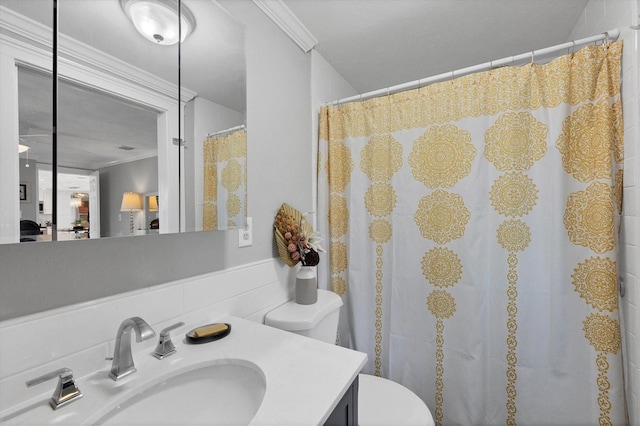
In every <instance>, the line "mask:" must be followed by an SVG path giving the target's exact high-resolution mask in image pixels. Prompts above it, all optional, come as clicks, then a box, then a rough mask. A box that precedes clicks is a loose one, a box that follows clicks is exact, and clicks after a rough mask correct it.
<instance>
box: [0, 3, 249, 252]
mask: <svg viewBox="0 0 640 426" xmlns="http://www.w3.org/2000/svg"><path fill="white" fill-rule="evenodd" d="M121 3H122V4H121ZM124 3H126V2H121V1H120V0H92V1H90V2H88V1H86V0H58V9H59V33H60V36H59V62H58V70H59V75H60V87H59V107H58V117H59V124H58V164H59V166H60V167H67V168H70V169H74V170H80V171H81V174H83V173H84V174H89V175H90V174H92V173H96V172H97V174H98V178H96V179H95V181H94V185H95V186H96V187H95V188H94V190H93V191H92V190H91V189H89V190H86V189H85V188H82V191H81V189H80V188H77V190H76V192H86V193H88V194H90V195H89V197H88V198H89V199H88V204H89V205H88V207H87V208H88V214H87V216H88V218H87V219H86V220H84V223H85V224H86V223H88V229H85V230H84V231H85V232H86V233H87V235H88V236H89V237H91V238H98V237H113V236H120V235H128V234H129V232H128V229H129V228H128V217H127V216H128V215H127V214H122V213H121V212H119V207H120V202H121V197H122V193H123V192H125V191H134V192H138V193H140V194H148V193H152V192H154V193H157V194H158V196H159V198H161V199H162V200H163V203H161V204H160V206H159V210H158V212H157V213H155V214H156V215H157V216H158V219H161V221H162V227H160V228H159V232H161V233H167V232H177V231H180V230H189V231H194V230H202V229H203V228H202V219H201V218H202V209H203V206H202V204H200V205H199V206H198V205H197V204H196V203H197V202H198V200H197V197H199V199H200V200H202V191H203V190H204V189H203V177H202V174H201V173H200V174H198V172H197V169H199V170H202V169H203V168H204V166H203V163H204V160H203V157H202V142H203V141H204V140H205V139H206V136H207V134H208V133H210V132H212V131H217V130H220V129H223V128H228V127H231V126H233V125H236V124H238V123H244V117H245V111H244V110H245V97H246V93H245V91H246V90H245V58H244V27H243V26H242V25H241V24H240V23H238V22H237V21H236V20H235V19H234V18H233V17H231V16H230V15H229V14H228V13H227V12H226V10H224V9H223V8H222V7H221V6H220V5H218V4H217V3H216V2H215V1H210V0H182V5H183V7H185V8H188V9H189V10H191V12H192V13H193V14H194V16H195V18H196V24H195V28H194V31H193V32H192V33H191V34H190V35H189V36H188V37H187V38H186V39H185V40H184V43H183V44H182V46H181V48H182V62H181V64H182V65H181V66H182V70H183V71H182V76H183V78H182V85H181V91H180V92H181V98H180V99H178V90H177V88H178V81H177V75H178V73H177V69H178V63H177V58H178V55H177V45H173V46H162V45H155V46H154V45H153V43H152V42H150V41H149V40H147V39H145V38H143V37H142V36H141V35H140V34H139V33H138V32H137V31H136V29H135V28H134V26H133V24H132V22H131V21H130V20H129V18H128V17H127V15H126V14H125V13H124V10H123V4H124ZM176 4H177V3H176ZM51 5H52V1H51V0H30V1H28V2H25V1H23V0H3V1H2V3H1V4H0V8H1V9H0V31H2V33H3V35H4V36H6V37H3V38H2V40H1V41H0V43H1V44H0V52H2V53H3V61H2V64H1V65H0V66H1V67H2V69H1V70H0V71H2V75H3V79H2V80H3V82H2V83H0V84H1V85H2V89H3V90H2V95H1V97H2V106H3V108H2V110H1V111H2V112H1V113H0V132H1V133H0V135H1V138H0V154H1V155H0V172H1V173H2V178H3V179H2V180H3V181H5V179H6V181H5V182H3V183H2V184H0V198H1V199H2V207H1V208H2V210H3V211H2V213H3V214H2V215H0V216H1V217H2V223H0V242H1V243H11V242H18V241H19V225H18V223H19V219H20V217H21V216H22V217H25V218H26V217H28V218H29V220H33V221H34V222H36V223H39V224H41V225H42V227H41V229H42V231H43V234H42V235H46V234H45V233H46V231H47V227H46V224H47V217H46V213H44V212H45V207H44V206H45V204H46V203H45V199H44V196H45V195H44V194H46V190H40V188H39V185H40V184H39V182H41V180H40V179H38V177H37V173H36V172H35V170H39V169H46V167H47V166H48V167H49V168H51V164H52V161H51V147H50V145H51V120H50V117H51V111H52V106H51V105H52V103H51V93H52V92H51V77H50V75H51V74H50V73H51V69H52V66H51V57H50V51H51V45H52V44H51V38H52V36H51V28H52V25H51V21H52V18H51V16H52V11H51ZM105 35H107V36H105ZM25 39H26V40H27V43H24V40H25ZM18 75H20V78H18ZM47 78H48V80H49V81H48V82H46V81H44V80H46V79H47ZM18 81H20V85H19V90H18V91H16V90H12V87H13V86H12V85H13V84H15V85H16V87H18V84H17V83H16V82H18ZM5 89H7V90H5ZM14 92H15V93H14ZM18 101H19V102H18ZM14 104H15V105H19V106H20V114H19V117H18V116H17V114H13V113H12V112H11V110H12V108H11V105H14ZM14 109H15V110H16V111H17V108H14ZM183 112H184V114H185V115H182V113H183ZM47 116H48V117H49V118H47ZM27 117H28V119H27ZM23 118H24V120H23ZM179 120H181V121H180V122H179ZM18 128H19V130H18ZM180 128H181V130H182V134H183V135H182V139H183V140H185V141H186V144H185V147H184V148H182V149H180V148H178V147H177V146H176V145H174V144H173V140H174V139H175V138H178V137H179V135H178V133H179V129H180ZM19 138H22V139H24V140H27V139H28V140H29V142H30V144H31V145H32V146H33V148H31V146H30V149H29V150H28V151H26V152H23V153H18V143H17V142H18V141H19V140H20V139H19ZM36 147H38V148H42V150H41V153H38V152H36V149H35V148H36ZM129 148H134V149H129ZM178 150H181V151H182V152H181V155H179V154H178ZM47 155H48V157H47ZM27 156H28V160H27ZM10 158H13V159H16V160H17V159H18V158H19V160H20V161H19V162H18V161H16V160H11V159H10ZM26 165H28V166H29V167H25V166H26ZM20 166H22V167H20ZM21 168H25V169H30V170H29V171H32V173H31V175H30V177H29V179H30V180H32V181H33V182H36V184H35V185H34V186H33V187H32V193H33V194H38V197H33V205H32V206H27V205H26V204H25V203H20V202H19V197H16V196H15V194H16V192H17V191H16V189H15V188H18V183H19V181H20V180H21V179H22V178H23V177H24V176H25V175H23V173H22V170H20V169H21ZM16 172H19V173H16ZM68 173H69V170H67V171H66V174H68ZM43 176H44V175H43ZM57 176H58V180H59V181H60V182H62V181H63V179H62V175H60V174H58V175H57ZM179 179H182V181H179ZM9 181H10V182H9ZM47 186H48V187H51V185H50V184H49V185H44V184H43V188H46V187H47ZM59 186H60V184H59ZM198 187H199V188H198ZM10 188H14V189H13V190H12V191H10ZM52 190H53V189H51V191H52ZM64 191H66V192H65V193H63V194H61V193H60V188H59V190H58V191H57V192H56V194H58V198H59V201H58V206H60V207H61V208H64V209H65V212H66V210H68V209H69V207H68V205H69V203H70V201H72V200H70V198H71V195H72V194H73V192H71V193H69V191H74V189H71V190H68V189H65V190H64ZM198 192H199V194H198ZM10 194H12V195H10ZM92 194H93V195H92ZM181 194H182V195H181ZM10 197H11V199H10ZM62 200H64V201H65V203H66V205H65V206H64V207H62V206H61V203H62ZM92 200H93V201H94V203H93V204H92V202H91V201H92ZM5 201H7V202H6V203H5ZM200 202H201V201H200ZM40 205H42V209H40V208H39V207H40ZM83 209H84V207H83ZM5 211H8V212H9V213H10V214H9V215H6V214H4V212H5ZM198 211H199V213H198ZM187 212H188V213H189V215H188V216H187ZM72 213H73V211H72ZM75 213H76V214H75V216H74V215H73V214H67V213H62V214H61V210H58V215H59V216H60V217H59V220H58V222H59V223H58V224H57V225H58V228H59V229H61V230H63V229H64V230H71V231H73V227H74V226H78V225H77V224H76V221H77V220H80V221H81V222H83V220H82V219H79V216H80V213H79V212H75ZM197 217H199V218H200V219H199V223H197V222H196V218H197ZM67 222H69V223H67ZM147 222H148V221H147V220H146V212H140V213H139V214H137V215H136V217H135V227H136V231H140V232H136V234H143V233H147V231H149V229H148V228H149V224H148V223H147Z"/></svg>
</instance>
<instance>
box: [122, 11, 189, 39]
mask: <svg viewBox="0 0 640 426" xmlns="http://www.w3.org/2000/svg"><path fill="white" fill-rule="evenodd" d="M120 5H121V6H122V9H123V10H124V12H125V13H126V14H127V16H128V17H129V19H131V22H133V26H134V27H136V30H138V32H139V33H140V34H141V35H142V36H143V37H144V38H146V39H147V40H149V41H152V42H153V43H155V44H163V45H172V44H176V43H177V42H178V40H180V41H184V39H185V38H187V36H188V35H189V34H190V33H191V32H192V31H193V29H194V27H195V18H194V17H193V14H192V13H191V12H190V11H189V9H187V8H186V6H181V7H180V32H181V34H180V35H178V32H179V30H178V3H177V1H176V0H120Z"/></svg>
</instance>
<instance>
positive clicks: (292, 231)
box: [273, 203, 324, 266]
mask: <svg viewBox="0 0 640 426" xmlns="http://www.w3.org/2000/svg"><path fill="white" fill-rule="evenodd" d="M273 227H274V228H275V235H276V243H277V245H278V254H279V255H280V258H281V259H282V260H283V261H284V262H285V263H286V264H287V265H289V266H295V265H296V264H297V263H298V262H301V263H302V265H303V266H316V265H317V264H318V263H319V262H320V255H319V254H318V253H319V252H323V251H324V250H323V248H322V247H320V243H321V242H322V238H320V236H319V235H318V233H317V232H314V231H313V228H312V227H311V225H310V224H309V222H307V221H306V220H305V218H304V215H303V214H302V213H300V212H299V211H298V210H296V209H294V208H293V207H291V206H290V205H288V204H286V203H285V204H282V206H281V207H280V209H279V210H278V213H277V214H276V219H275V221H274V222H273Z"/></svg>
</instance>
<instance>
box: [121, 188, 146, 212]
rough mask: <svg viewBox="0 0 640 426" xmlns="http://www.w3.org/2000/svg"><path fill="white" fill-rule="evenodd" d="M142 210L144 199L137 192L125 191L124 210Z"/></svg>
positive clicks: (123, 196) (122, 208)
mask: <svg viewBox="0 0 640 426" xmlns="http://www.w3.org/2000/svg"><path fill="white" fill-rule="evenodd" d="M141 210H142V199H141V198H140V194H138V193H137V192H125V193H124V194H122V205H121V206H120V211H122V212H138V211H141Z"/></svg>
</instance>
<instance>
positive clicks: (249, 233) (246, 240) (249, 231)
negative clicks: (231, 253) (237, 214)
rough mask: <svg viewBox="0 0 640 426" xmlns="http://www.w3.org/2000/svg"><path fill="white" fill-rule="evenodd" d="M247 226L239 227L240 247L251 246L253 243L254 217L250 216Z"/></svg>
mask: <svg viewBox="0 0 640 426" xmlns="http://www.w3.org/2000/svg"><path fill="white" fill-rule="evenodd" d="M246 220H247V226H246V227H245V228H240V229H238V247H249V246H251V245H252V244H253V219H252V218H250V217H248V218H247V219H246Z"/></svg>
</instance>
